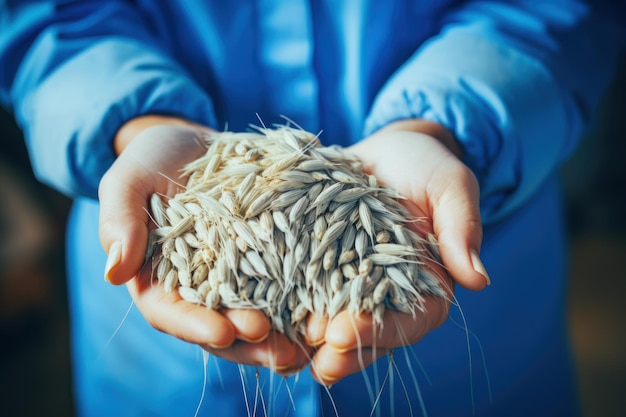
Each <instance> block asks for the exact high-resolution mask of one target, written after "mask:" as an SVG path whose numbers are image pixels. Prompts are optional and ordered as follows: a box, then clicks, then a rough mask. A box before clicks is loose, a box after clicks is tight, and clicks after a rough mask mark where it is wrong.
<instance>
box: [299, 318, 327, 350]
mask: <svg viewBox="0 0 626 417" xmlns="http://www.w3.org/2000/svg"><path fill="white" fill-rule="evenodd" d="M327 325H328V316H326V315H322V314H309V317H308V318H307V325H306V333H305V335H304V339H305V343H306V344H307V345H309V346H319V345H321V344H322V343H324V335H325V333H326V326H327Z"/></svg>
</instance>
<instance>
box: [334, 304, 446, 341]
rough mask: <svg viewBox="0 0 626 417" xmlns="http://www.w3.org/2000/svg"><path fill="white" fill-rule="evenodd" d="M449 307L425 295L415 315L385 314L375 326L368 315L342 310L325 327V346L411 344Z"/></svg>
mask: <svg viewBox="0 0 626 417" xmlns="http://www.w3.org/2000/svg"><path fill="white" fill-rule="evenodd" d="M449 307H450V303H449V301H447V300H445V299H443V298H440V297H435V296H428V297H425V301H424V305H423V306H422V307H421V308H420V307H417V306H416V307H415V315H412V314H406V313H399V312H397V311H393V310H387V311H385V314H384V316H383V322H382V325H381V326H376V325H375V323H374V321H373V317H372V315H370V314H361V315H358V316H355V315H353V314H352V313H350V312H349V311H342V312H341V313H339V314H338V315H337V316H336V317H334V318H333V319H332V320H331V321H330V323H329V324H328V327H327V328H326V334H325V340H326V343H325V346H326V345H327V346H329V347H331V348H332V349H333V350H335V351H338V352H346V351H349V350H358V349H361V348H364V347H381V348H393V347H397V346H406V345H410V344H413V343H416V342H417V341H418V340H420V339H421V338H422V337H424V335H426V333H428V332H429V331H430V330H432V329H434V328H436V327H438V326H440V325H441V324H442V323H443V322H444V321H445V319H446V317H447V316H448V311H449Z"/></svg>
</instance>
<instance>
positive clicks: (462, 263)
mask: <svg viewBox="0 0 626 417" xmlns="http://www.w3.org/2000/svg"><path fill="white" fill-rule="evenodd" d="M448 177H449V178H452V180H450V181H448V185H447V187H441V188H438V187H433V188H435V189H439V190H443V191H442V192H440V193H439V194H435V195H431V201H432V202H433V206H432V213H433V214H432V217H433V228H434V232H435V235H436V236H437V240H438V242H439V253H440V255H441V259H442V261H443V263H444V265H445V266H446V268H447V271H448V273H449V274H450V275H451V276H452V278H454V280H455V281H456V282H458V283H459V284H460V285H462V286H463V287H465V288H467V289H471V290H481V289H483V288H484V287H485V285H489V284H490V279H489V275H488V274H487V271H486V270H485V267H484V266H483V264H482V261H481V260H480V257H479V253H480V245H481V241H482V222H481V218H480V212H479V202H478V198H479V192H478V183H477V181H476V178H475V177H474V175H473V174H472V173H471V172H470V171H469V169H467V168H466V167H465V166H463V165H460V164H459V165H456V167H455V171H453V172H451V173H449V175H448Z"/></svg>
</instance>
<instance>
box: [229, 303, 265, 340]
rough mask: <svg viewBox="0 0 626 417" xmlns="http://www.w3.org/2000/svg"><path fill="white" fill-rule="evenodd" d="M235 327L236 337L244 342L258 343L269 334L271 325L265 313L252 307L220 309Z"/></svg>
mask: <svg viewBox="0 0 626 417" xmlns="http://www.w3.org/2000/svg"><path fill="white" fill-rule="evenodd" d="M222 314H223V315H224V317H226V318H227V319H228V320H230V322H231V323H232V324H233V326H234V327H235V331H236V332H237V339H239V340H243V341H244V342H250V343H259V342H261V341H263V340H265V339H267V337H268V336H269V335H270V331H271V329H272V326H271V324H270V321H269V319H268V318H267V316H265V314H263V313H262V312H261V311H259V310H253V309H241V310H239V309H237V310H235V309H228V310H224V311H222Z"/></svg>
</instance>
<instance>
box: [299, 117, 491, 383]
mask: <svg viewBox="0 0 626 417" xmlns="http://www.w3.org/2000/svg"><path fill="white" fill-rule="evenodd" d="M351 151H352V152H353V153H354V154H356V156H358V157H359V158H360V159H361V160H362V161H363V162H364V165H365V167H366V170H367V171H368V172H369V173H371V174H373V175H375V176H376V177H377V178H378V180H379V182H380V183H381V184H384V185H386V186H388V187H391V188H394V189H396V190H397V191H399V192H400V193H401V194H403V195H404V196H405V197H407V201H406V206H407V208H408V209H409V211H410V212H411V214H412V215H413V216H416V217H419V218H422V219H424V221H420V222H416V223H414V224H413V227H414V228H415V231H416V232H418V233H420V234H422V235H423V234H425V233H432V234H434V235H435V237H436V238H437V240H438V248H439V252H440V256H441V259H442V261H443V264H444V266H445V271H444V269H442V268H441V267H440V266H439V265H437V264H436V263H434V262H430V263H428V265H427V267H428V268H429V269H430V270H431V272H432V273H434V274H435V275H436V276H438V277H440V279H441V286H442V288H444V289H445V291H446V292H447V294H448V295H449V298H450V299H451V298H452V291H453V282H455V283H458V284H460V285H462V286H463V287H466V288H468V289H472V290H480V289H482V288H484V287H485V285H488V284H489V278H488V275H487V273H486V271H485V268H484V266H483V264H482V262H481V261H480V258H479V253H480V245H481V240H482V224H481V220H480V214H479V203H478V198H479V191H478V184H477V181H476V178H475V177H474V175H473V174H472V172H471V171H470V170H469V169H468V168H467V167H466V166H465V165H464V164H463V163H462V162H461V161H460V159H459V153H460V152H459V149H458V147H457V146H456V144H455V142H454V140H453V138H452V136H451V135H450V134H449V133H448V132H447V131H446V130H445V129H444V128H443V127H441V126H439V125H436V124H434V123H431V122H425V121H420V120H406V121H400V122H395V123H392V124H390V125H389V126H387V127H386V128H383V129H381V130H380V131H378V132H377V133H375V134H374V135H372V136H370V137H369V138H366V139H364V140H363V141H361V142H359V143H358V144H356V145H354V146H352V148H351ZM425 299H426V301H425V305H424V306H425V309H424V311H422V310H420V309H418V308H417V306H415V309H414V311H415V314H414V315H412V314H402V313H398V312H394V311H387V312H386V313H385V316H384V318H383V325H382V327H377V326H375V325H374V324H373V320H372V317H371V315H367V314H362V315H360V316H358V317H355V316H354V315H352V314H350V313H349V312H347V311H344V312H342V313H340V314H338V315H337V316H336V317H334V318H333V319H332V320H331V321H330V322H327V320H326V319H325V318H322V317H313V318H311V320H310V321H309V326H308V339H309V340H310V341H311V343H313V344H319V348H318V349H317V351H316V353H315V356H314V358H313V361H312V366H311V369H312V372H313V375H314V376H315V378H316V379H317V380H318V381H319V382H320V383H322V384H325V385H329V384H332V383H334V382H336V381H338V380H340V379H341V378H343V377H345V376H347V375H350V374H352V373H355V372H358V371H360V370H361V369H362V368H363V367H364V366H368V365H369V364H371V363H372V362H374V361H375V360H376V359H377V358H379V357H380V356H383V355H385V354H387V353H388V352H389V350H390V349H393V348H394V347H398V346H406V345H410V344H413V343H416V342H417V341H419V340H420V339H421V338H423V337H424V336H425V335H426V334H427V333H428V332H429V331H431V330H432V329H434V328H436V327H438V326H439V325H441V324H442V323H443V322H444V321H445V320H446V318H447V315H448V311H449V307H450V301H449V300H446V299H443V298H439V297H435V296H428V297H425Z"/></svg>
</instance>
